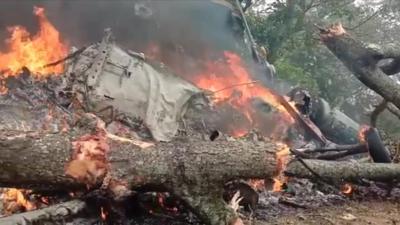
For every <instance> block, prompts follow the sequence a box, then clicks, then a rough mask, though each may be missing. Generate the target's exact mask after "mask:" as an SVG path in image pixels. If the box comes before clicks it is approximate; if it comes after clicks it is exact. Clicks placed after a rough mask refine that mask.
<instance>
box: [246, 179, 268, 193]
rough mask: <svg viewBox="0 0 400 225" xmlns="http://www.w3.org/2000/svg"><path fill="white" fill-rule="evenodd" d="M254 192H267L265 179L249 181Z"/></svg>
mask: <svg viewBox="0 0 400 225" xmlns="http://www.w3.org/2000/svg"><path fill="white" fill-rule="evenodd" d="M247 184H249V185H250V186H251V187H252V188H253V189H254V190H257V191H264V190H265V180H264V179H250V180H248V181H247Z"/></svg>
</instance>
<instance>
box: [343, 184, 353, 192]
mask: <svg viewBox="0 0 400 225" xmlns="http://www.w3.org/2000/svg"><path fill="white" fill-rule="evenodd" d="M341 191H342V193H343V194H346V195H350V194H351V193H352V192H353V187H352V186H351V185H350V184H348V183H346V184H344V185H343V186H342V188H341Z"/></svg>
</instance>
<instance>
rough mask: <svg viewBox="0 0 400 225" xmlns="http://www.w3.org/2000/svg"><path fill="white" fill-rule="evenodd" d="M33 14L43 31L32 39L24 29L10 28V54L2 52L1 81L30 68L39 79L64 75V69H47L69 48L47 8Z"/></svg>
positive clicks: (0, 53)
mask: <svg viewBox="0 0 400 225" xmlns="http://www.w3.org/2000/svg"><path fill="white" fill-rule="evenodd" d="M33 13H34V14H35V15H36V16H37V18H38V20H39V31H38V33H37V34H35V35H34V36H32V35H31V34H30V33H29V32H28V31H27V30H26V28H24V27H22V26H13V27H9V28H8V31H9V32H10V38H8V39H7V40H6V47H7V51H6V52H0V76H1V77H0V78H1V79H4V78H5V77H7V76H12V75H17V74H18V73H20V72H21V71H22V68H24V67H26V68H27V69H28V70H29V71H30V72H31V73H32V75H33V76H34V77H35V78H44V77H46V76H50V75H52V74H60V73H62V72H63V65H62V64H59V65H56V66H52V67H44V66H45V65H47V64H49V63H51V62H54V61H57V60H59V59H61V58H63V57H64V56H65V55H66V53H67V47H66V45H65V44H63V42H62V41H61V37H60V34H59V32H58V31H57V29H56V28H55V27H54V26H53V25H52V24H51V23H50V22H49V20H48V19H47V17H46V15H45V10H44V8H39V7H35V8H34V11H33Z"/></svg>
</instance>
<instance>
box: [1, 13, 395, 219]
mask: <svg viewBox="0 0 400 225" xmlns="http://www.w3.org/2000/svg"><path fill="white" fill-rule="evenodd" d="M143 7H144V6H143ZM143 7H142V6H140V7H139V6H137V7H136V8H135V10H136V11H137V12H136V13H139V12H140V13H139V14H141V16H143V17H149V16H151V13H150V12H148V11H144V12H141V11H142V10H143V9H145V8H143ZM34 13H35V15H36V16H37V17H38V18H39V24H40V27H39V32H38V34H36V35H34V36H31V35H30V34H29V33H28V32H27V31H26V29H24V28H23V27H18V26H17V27H14V28H10V32H11V38H10V39H9V40H8V42H7V44H8V47H9V49H8V52H6V53H0V75H1V76H0V78H1V81H2V82H3V95H1V96H0V101H1V102H2V103H4V105H6V106H9V108H7V109H1V110H3V111H2V113H1V114H0V121H2V122H3V124H6V125H2V126H4V129H1V132H0V137H1V138H0V142H1V143H0V151H2V153H4V156H1V157H0V166H1V167H2V168H6V169H7V170H5V172H4V175H1V176H0V183H1V184H5V185H6V186H9V187H22V186H29V187H31V188H32V190H35V191H38V192H39V193H46V191H54V192H56V193H57V194H56V196H58V195H59V196H61V194H58V192H66V193H68V192H71V191H73V192H72V193H73V194H65V193H64V194H63V198H61V197H60V199H62V200H65V202H61V203H60V205H57V207H61V208H62V207H65V208H66V209H67V210H66V211H67V212H63V213H62V215H61V216H60V214H57V213H55V211H57V207H55V206H54V207H53V206H50V207H48V208H47V209H39V210H37V211H35V212H30V213H29V212H26V211H31V210H34V209H38V208H42V206H48V205H49V204H51V203H52V202H51V201H49V197H50V196H51V195H50V194H49V195H45V194H43V195H40V196H39V195H38V198H37V200H36V201H34V202H32V201H30V199H29V198H28V196H29V195H30V194H31V193H30V192H31V191H28V190H23V189H15V188H11V189H6V190H3V194H2V200H3V212H4V214H5V215H7V216H9V215H11V214H13V213H19V212H24V213H23V214H21V215H20V216H21V217H22V218H29V219H30V221H38V220H39V221H40V217H42V215H43V214H45V215H50V218H51V217H57V219H60V217H61V220H64V219H65V218H67V219H68V220H74V219H77V218H78V219H79V218H80V217H82V214H83V213H82V212H86V214H89V215H91V216H89V217H95V218H94V220H95V221H97V222H99V221H105V222H106V223H110V224H112V223H118V222H126V221H127V220H129V219H128V218H126V217H127V214H129V213H127V211H129V208H130V207H131V206H130V205H131V204H137V205H136V207H137V209H140V210H143V211H144V212H146V213H147V214H149V215H152V216H155V217H163V218H168V219H170V220H174V219H176V218H179V219H182V220H185V219H188V218H191V217H192V216H193V215H192V214H193V213H194V214H195V215H196V216H197V217H198V219H200V220H201V221H202V222H204V223H207V224H213V225H214V224H215V225H217V224H229V225H230V224H241V223H242V219H240V213H241V212H242V211H241V210H240V208H241V207H244V209H245V211H248V212H249V213H251V215H254V216H255V217H256V218H260V217H262V215H260V212H261V214H262V212H264V214H265V212H266V208H267V207H268V206H271V205H279V208H277V209H276V211H283V212H285V210H286V211H288V210H290V209H293V208H311V207H315V205H318V206H320V205H322V203H320V204H317V203H316V202H323V203H324V204H327V203H331V202H334V201H338V200H339V201H343V199H344V197H343V194H345V195H350V194H352V193H353V192H354V189H355V188H354V186H355V185H356V184H360V183H361V184H362V182H360V180H361V179H368V180H372V181H380V182H382V181H390V180H391V179H393V178H397V177H398V174H399V173H400V168H398V166H397V165H393V164H390V162H391V160H390V157H389V154H388V152H387V149H386V148H385V146H383V145H382V142H381V140H380V136H379V134H378V132H377V130H376V129H374V128H366V129H361V131H360V135H361V137H360V143H354V144H353V145H339V144H335V143H333V142H332V141H330V140H328V139H327V138H326V137H325V136H324V133H327V132H326V131H327V130H329V129H328V128H326V126H324V125H325V123H327V122H326V121H327V120H329V121H332V120H333V121H335V122H337V121H336V120H335V118H333V119H332V118H328V119H326V117H327V116H326V115H324V118H325V120H323V121H322V122H321V121H318V120H317V119H316V118H314V117H315V114H316V113H313V111H317V112H319V111H321V110H319V108H318V107H321V108H324V109H326V108H329V107H327V106H326V105H325V103H324V101H323V100H322V99H319V100H317V101H316V102H312V101H314V99H313V97H312V96H311V95H310V94H309V93H307V92H305V91H295V92H292V94H289V96H288V97H286V96H282V95H279V94H277V92H276V91H274V90H272V89H270V88H268V87H266V86H264V85H262V84H261V82H259V81H257V80H254V79H253V78H252V75H251V73H250V72H249V71H250V70H249V69H248V68H247V67H246V64H245V63H244V60H243V59H242V58H241V57H240V55H239V54H237V53H235V52H233V51H223V52H222V53H221V55H222V57H221V59H220V60H217V61H211V60H210V61H206V62H205V63H204V64H205V65H204V68H203V71H201V72H200V73H198V74H196V75H194V76H190V77H185V74H180V76H177V75H176V74H175V73H173V72H172V71H170V70H169V69H168V68H167V66H166V65H164V64H162V63H159V62H155V61H154V60H149V59H148V57H147V56H146V55H144V54H142V53H136V52H133V51H128V50H124V49H123V48H121V47H119V46H118V45H117V44H116V43H115V41H114V38H113V35H112V33H111V30H110V29H107V30H106V32H105V36H104V38H103V40H102V41H101V42H100V43H95V44H92V45H89V46H87V47H84V48H81V49H79V50H73V51H72V52H71V53H70V54H69V55H68V56H67V50H66V49H67V48H66V45H65V44H64V43H63V42H62V41H61V38H60V35H59V33H58V31H57V30H56V29H55V27H54V26H53V25H52V24H51V23H50V22H49V21H48V20H47V17H46V16H45V14H44V9H43V8H35V10H34ZM339 28H340V27H339ZM339 28H337V33H340V32H341V30H340V29H339ZM152 50H153V51H154V54H155V55H157V54H158V53H157V51H158V50H157V47H154V49H153V48H152ZM150 58H153V59H154V58H156V57H153V56H150ZM53 75H57V76H53ZM10 102H11V103H10ZM314 103H315V104H314ZM261 106H263V107H266V108H268V110H265V111H264V110H261V109H260V108H261ZM314 107H317V108H318V109H314ZM325 111H330V110H325ZM332 114H335V112H334V113H332ZM337 114H339V113H337V112H336V114H335V115H337ZM227 118H228V119H227ZM238 118H240V119H238ZM342 118H344V119H343V121H346V120H347V119H349V118H347V117H344V116H343V117H342ZM315 121H318V122H319V123H320V124H322V125H321V127H323V128H324V129H321V130H323V131H324V132H323V131H321V130H320V128H319V126H317V125H316V122H315ZM13 122H15V123H16V124H17V125H16V126H14V127H12V129H11V127H8V124H12V123H13ZM339 122H341V121H339ZM10 126H11V125H10ZM355 127H357V126H355ZM2 128H3V127H2ZM51 128H54V129H51ZM353 128H354V127H350V130H351V132H350V133H351V134H354V129H353ZM289 132H293V133H294V134H295V136H296V137H295V138H292V139H290V138H289V135H288V133H289ZM335 132H336V130H334V131H333V132H332V133H335ZM204 137H207V138H204ZM293 139H294V140H293ZM285 141H286V142H285ZM283 142H284V143H283ZM16 152H17V153H16ZM366 153H369V155H370V156H371V158H372V160H374V161H375V162H382V164H377V163H362V162H352V161H348V160H347V161H340V162H336V161H333V160H336V159H343V158H345V157H349V156H353V155H357V154H358V155H361V156H367V154H366ZM16 154H20V155H21V156H22V157H25V158H26V160H22V162H18V163H15V162H16V161H18V159H19V158H18V155H16ZM27 155H29V159H28V158H27V157H26V156H27ZM321 159H324V160H326V161H323V160H321ZM328 160H331V161H328ZM32 162H34V163H32ZM383 163H385V164H383ZM12 165H17V166H16V167H15V168H14V167H12ZM377 171H378V172H377ZM15 174H17V176H16V177H17V179H16V180H14V178H12V179H10V177H13V176H14V175H15ZM289 176H290V177H291V178H290V179H289ZM293 177H294V178H293ZM301 177H305V178H310V179H311V180H314V181H315V183H313V182H311V181H307V180H302V179H299V178H301ZM239 178H246V179H248V178H249V179H251V180H248V181H242V180H237V179H239ZM343 181H346V182H352V183H351V184H350V183H345V184H344V185H343V186H342V187H341V188H338V187H340V185H342V184H343ZM316 183H317V184H319V185H321V186H322V187H319V189H321V190H323V189H327V190H329V191H326V193H327V194H324V193H322V192H321V191H320V190H319V189H318V188H317V187H316ZM222 184H225V185H222ZM270 186H271V188H270ZM336 189H341V190H336ZM75 190H78V191H77V192H75ZM332 190H334V191H332ZM324 191H325V190H324ZM78 193H79V194H78ZM342 193H343V194H342ZM64 195H65V196H67V197H65V196H64ZM307 196H308V197H307ZM222 199H224V200H225V201H226V203H228V204H226V203H224V202H223V201H222ZM93 202H94V204H93V205H94V206H95V207H93V208H94V209H92V210H90V209H88V208H90V207H87V204H88V205H89V203H93ZM39 203H40V204H39ZM313 205H314V206H313ZM227 206H229V207H227ZM260 206H262V207H261V210H260ZM52 207H53V208H52ZM268 208H270V207H268ZM273 208H274V207H273ZM71 209H73V210H71ZM189 209H190V210H189ZM273 210H275V209H273ZM93 211H95V212H93ZM274 213H275V212H274ZM94 215H95V216H94ZM182 215H184V216H183V218H182ZM63 217H65V218H63ZM20 219H21V218H18V214H15V215H13V216H10V217H6V218H3V219H0V223H1V222H2V220H3V221H5V222H10V221H11V222H13V221H14V222H15V221H17V220H20ZM198 219H197V220H196V219H195V220H193V221H195V222H193V224H196V223H198ZM232 221H233V222H232ZM18 223H19V222H18ZM84 224H85V222H84ZM87 224H89V221H87Z"/></svg>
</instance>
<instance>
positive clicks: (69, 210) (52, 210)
mask: <svg viewBox="0 0 400 225" xmlns="http://www.w3.org/2000/svg"><path fill="white" fill-rule="evenodd" d="M86 209H87V205H86V203H85V202H84V201H81V200H71V201H68V202H63V203H60V204H56V205H52V206H49V207H47V208H43V209H38V210H34V211H30V212H25V213H19V214H14V215H11V216H8V217H4V218H0V224H2V225H24V224H64V223H63V221H65V220H70V219H72V218H74V217H78V216H79V215H83V214H84V213H85V210H86Z"/></svg>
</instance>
